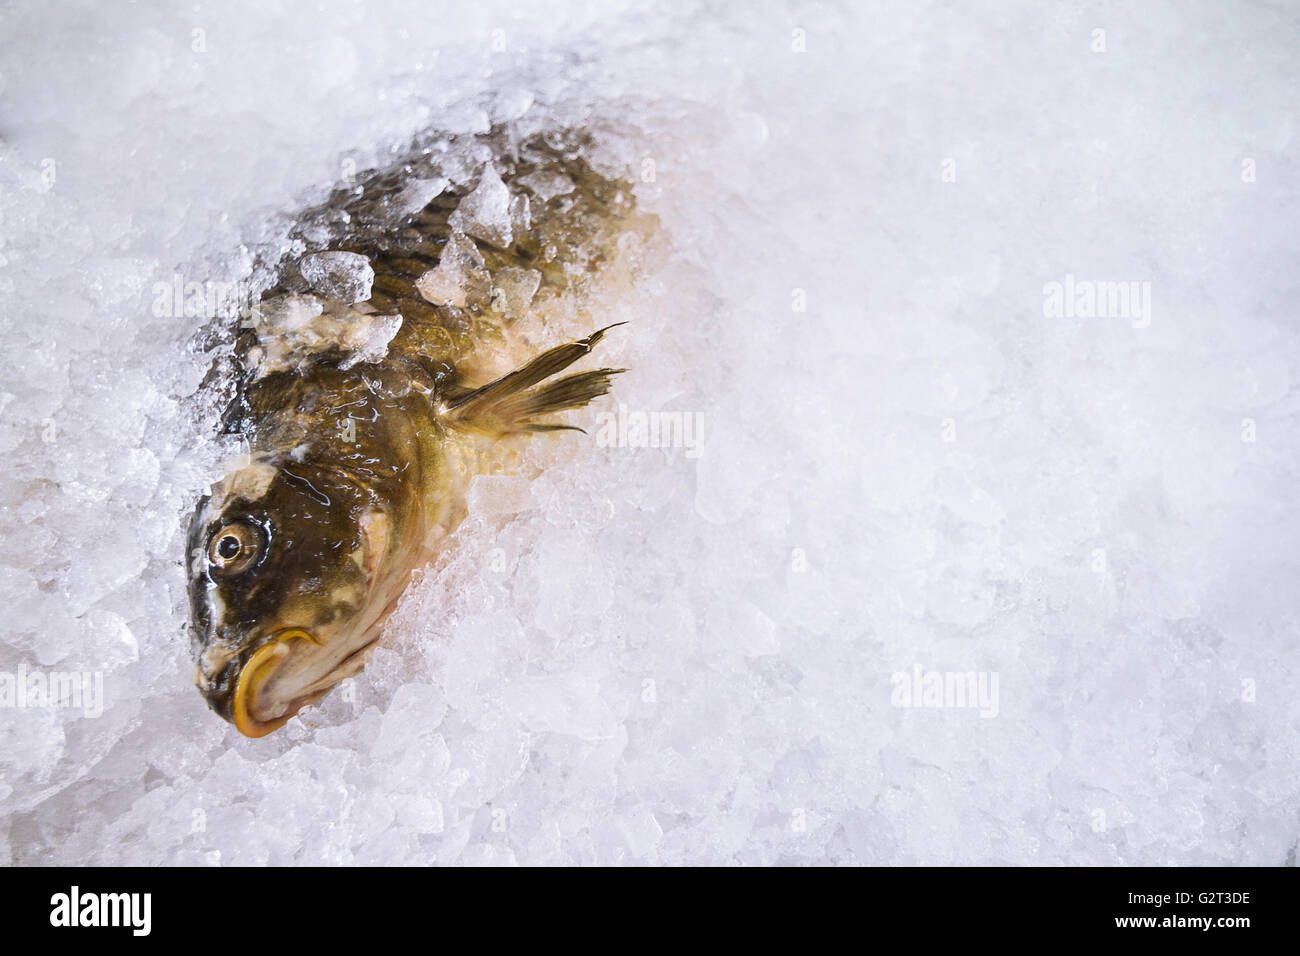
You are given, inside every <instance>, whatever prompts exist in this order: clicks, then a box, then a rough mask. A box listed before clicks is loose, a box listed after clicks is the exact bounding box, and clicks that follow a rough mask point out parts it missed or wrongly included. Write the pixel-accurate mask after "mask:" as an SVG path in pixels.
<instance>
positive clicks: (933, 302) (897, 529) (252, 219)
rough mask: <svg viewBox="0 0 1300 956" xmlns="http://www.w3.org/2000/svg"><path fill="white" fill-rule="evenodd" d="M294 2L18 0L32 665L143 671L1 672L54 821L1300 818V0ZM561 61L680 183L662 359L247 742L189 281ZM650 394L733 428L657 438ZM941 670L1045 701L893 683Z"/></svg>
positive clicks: (543, 454)
mask: <svg viewBox="0 0 1300 956" xmlns="http://www.w3.org/2000/svg"><path fill="white" fill-rule="evenodd" d="M264 6H265V5H260V4H259V5H249V6H248V7H247V8H246V9H232V10H229V11H222V12H220V13H218V12H216V11H209V10H203V9H200V10H199V11H198V12H196V13H191V12H182V11H177V10H173V9H158V10H150V9H148V8H147V5H146V6H145V8H141V7H132V8H131V9H130V10H129V11H128V10H118V9H113V10H108V9H105V10H102V11H101V10H86V11H82V12H79V13H77V14H76V16H75V17H72V16H69V15H65V17H64V22H61V21H60V19H59V13H58V11H56V10H54V9H44V10H40V11H35V10H29V11H15V10H8V11H5V12H4V13H2V14H0V101H2V102H3V113H4V116H5V123H4V126H3V128H0V136H3V143H2V144H0V216H2V217H3V219H2V224H0V228H2V232H0V235H2V236H3V239H4V245H3V246H0V309H3V311H4V322H3V327H2V330H0V337H2V341H0V345H2V346H3V354H4V355H5V358H6V361H5V363H4V366H3V369H2V370H0V450H2V451H3V452H4V453H5V458H6V468H5V469H4V471H3V472H2V473H0V503H2V504H3V510H2V511H0V527H2V528H3V532H2V533H3V537H2V538H0V549H2V550H0V602H3V607H4V608H5V613H4V618H3V621H4V623H3V628H2V630H0V638H2V639H3V644H2V645H0V668H3V669H4V671H5V672H6V673H10V674H14V673H18V672H19V671H20V670H21V669H22V668H26V669H28V670H29V671H34V672H38V673H41V674H49V673H51V672H69V671H90V672H97V673H99V674H100V675H101V676H102V687H103V695H104V700H103V712H102V715H100V716H97V717H90V716H83V715H82V712H81V711H74V710H71V709H53V708H40V707H25V708H10V709H5V710H3V712H0V808H2V809H3V830H2V831H0V832H2V833H3V837H0V860H2V859H4V858H5V855H6V854H7V855H8V857H9V858H10V859H12V860H14V861H17V862H68V863H165V862H186V863H214V864H216V863H220V864H236V863H254V862H271V863H289V862H331V863H369V862H445V863H511V862H519V863H543V862H572V861H581V862H605V863H616V862H649V863H666V862H681V861H687V862H706V861H708V862H720V861H736V862H742V863H765V862H787V863H788V862H809V861H836V862H855V861H856V862H870V863H886V862H888V863H949V862H960V863H966V862H1018V863H1024V862H1040V863H1056V862H1075V863H1110V862H1123V863H1146V864H1161V863H1214V862H1231V863H1263V864H1278V863H1282V862H1284V861H1285V860H1287V859H1288V855H1289V854H1290V855H1293V854H1294V847H1295V844H1296V840H1297V811H1296V806H1297V797H1298V796H1300V794H1298V793H1297V791H1298V790H1300V785H1298V784H1297V779H1298V778H1297V775H1296V772H1295V769H1296V766H1297V762H1298V759H1300V734H1297V729H1298V722H1300V698H1298V697H1297V695H1296V694H1295V693H1294V686H1295V682H1296V679H1297V677H1300V675H1298V674H1297V665H1296V628H1297V615H1296V610H1295V607H1296V605H1295V599H1294V581H1295V578H1296V563H1297V562H1296V544H1295V542H1296V540H1297V538H1298V535H1300V521H1298V520H1297V510H1296V505H1295V503H1294V502H1295V495H1294V489H1295V486H1296V477H1297V474H1296V472H1297V452H1298V451H1300V448H1298V444H1300V443H1298V441H1297V427H1296V426H1297V421H1296V417H1297V411H1300V406H1298V400H1297V392H1296V390H1295V381H1296V378H1297V374H1300V369H1298V368H1297V359H1298V357H1300V351H1298V349H1297V337H1296V325H1295V323H1296V309H1297V305H1300V292H1298V290H1297V285H1296V280H1295V270H1294V265H1295V261H1296V255H1297V251H1298V250H1297V233H1296V231H1295V228H1294V226H1295V222H1296V221H1297V218H1298V217H1297V212H1298V210H1297V198H1296V197H1297V173H1298V170H1297V156H1296V141H1295V129H1294V116H1295V103H1294V90H1295V89H1296V81H1297V75H1296V74H1297V66H1296V64H1295V61H1294V56H1293V51H1292V50H1291V49H1290V48H1289V42H1288V39H1287V38H1288V37H1289V36H1291V35H1293V33H1294V29H1295V24H1296V19H1297V14H1296V12H1295V10H1294V8H1292V7H1289V6H1287V5H1277V6H1275V7H1266V6H1254V5H1251V6H1231V7H1220V6H1219V5H1216V4H1208V3H1207V4H1195V5H1193V4H1178V5H1172V4H1158V3H1145V4H1124V5H1118V4H1116V5H1107V4H1096V5H1090V6H1088V7H1078V6H1076V7H1071V8H1068V9H1065V10H1048V9H1039V7H1038V5H1036V4H1024V5H1019V4H1000V5H998V9H997V11H996V12H984V13H978V14H977V13H974V12H962V11H960V10H950V9H947V8H945V7H940V6H937V5H928V4H898V5H886V6H884V7H882V8H880V9H877V10H872V11H869V12H864V13H863V14H860V15H859V14H850V13H848V12H839V11H837V10H836V9H835V8H834V7H831V6H826V5H777V4H774V5H769V6H767V7H765V8H762V9H760V10H758V11H754V10H748V11H746V12H745V13H743V14H742V13H740V12H737V13H736V14H734V18H733V19H729V20H719V19H715V18H713V17H709V16H704V15H703V14H702V13H701V12H700V11H699V10H698V9H697V8H694V7H691V8H682V9H681V10H680V11H675V12H668V13H665V12H664V11H662V10H656V9H652V8H643V7H634V8H633V9H632V10H631V11H627V12H623V13H620V14H617V15H609V14H595V13H590V12H586V13H579V12H575V11H570V10H567V9H566V8H563V7H561V8H556V9H548V10H545V11H539V12H535V13H528V12H523V10H522V9H521V8H518V7H517V5H514V4H507V5H504V6H500V5H484V6H480V5H476V6H475V7H474V8H473V9H472V10H467V9H466V8H465V7H463V6H459V7H456V8H455V12H454V13H452V12H448V11H442V12H439V11H433V10H430V9H428V5H426V4H423V3H421V4H412V5H410V6H409V7H405V6H403V5H399V4H392V5H385V6H384V8H383V9H382V10H378V9H369V8H367V7H366V6H364V5H357V4H350V3H342V4H337V5H331V6H328V7H327V13H326V14H324V15H321V16H315V15H314V16H312V17H310V18H307V17H303V16H301V15H300V13H298V12H296V11H295V7H294V5H293V4H283V5H281V6H278V7H274V8H273V9H272V10H271V11H270V12H267V11H266V10H265V9H264ZM1098 30H1101V31H1104V34H1101V35H1099V34H1098V33H1097V32H1096V31H1098ZM106 38H107V39H111V42H105V40H106ZM55 63H58V64H60V66H59V67H58V68H57V69H56V68H55V67H54V66H52V65H51V64H55ZM485 91H486V92H485ZM537 111H543V112H546V113H548V114H551V115H553V116H554V117H555V118H556V120H557V122H560V123H563V122H572V121H575V120H579V121H583V122H585V123H587V124H589V125H590V126H591V127H592V128H593V129H596V130H597V131H600V130H602V129H604V130H607V131H609V136H607V137H605V138H604V139H603V140H602V142H603V143H604V145H603V146H599V147H598V148H597V149H598V155H596V156H595V158H596V159H598V160H599V161H600V162H602V163H604V164H606V165H607V166H608V167H609V168H623V169H626V170H627V171H628V173H629V175H631V176H632V177H634V178H635V179H636V181H637V186H636V190H637V195H638V198H639V200H640V202H641V203H642V205H643V207H645V208H648V209H651V210H652V211H654V212H656V213H657V214H658V215H659V216H660V217H661V219H662V222H663V226H664V235H665V236H666V237H667V238H668V240H669V245H667V246H665V247H664V248H663V249H662V250H661V255H660V256H659V257H658V258H657V259H656V261H654V262H653V263H652V267H651V268H648V269H647V274H646V275H645V276H644V277H643V279H642V281H641V284H640V288H639V289H638V291H637V293H636V294H635V295H633V296H631V297H629V298H628V299H627V300H626V301H618V302H610V303H608V304H607V305H608V315H609V319H610V321H618V320H622V319H631V320H632V324H631V325H629V326H625V327H624V328H622V329H619V330H617V334H615V333H611V335H610V337H609V340H608V343H607V344H608V351H607V352H606V356H607V358H608V360H609V361H610V362H611V363H615V364H618V365H626V366H629V367H630V368H632V369H633V371H632V372H630V373H628V374H627V375H625V376H623V377H622V378H621V380H620V381H619V383H618V386H617V389H616V395H615V397H614V398H613V399H611V400H608V401H607V402H606V403H605V404H604V405H602V406H601V407H599V408H593V409H592V410H591V411H590V412H589V414H588V417H587V418H586V419H585V420H584V421H585V424H586V425H587V427H588V430H589V432H590V433H591V437H590V438H588V439H582V438H581V436H574V435H569V436H567V437H565V438H563V439H559V440H555V441H547V442H538V443H536V444H535V445H534V447H533V449H532V451H531V452H530V463H532V464H544V465H547V466H548V467H547V468H546V469H545V470H544V471H543V472H542V473H541V475H540V477H538V478H537V479H536V480H534V481H531V482H529V481H527V480H526V479H524V478H521V477H495V478H489V479H483V480H480V481H479V482H478V483H477V484H476V486H475V487H474V489H473V492H472V494H471V517H470V519H469V520H468V521H467V522H466V524H465V525H464V526H463V527H462V528H461V530H460V532H459V533H458V535H457V536H456V539H455V541H454V543H453V544H454V546H453V547H452V548H451V549H450V550H449V552H448V553H447V554H446V555H445V556H444V558H443V559H442V560H441V561H440V562H439V564H438V565H437V566H436V567H435V568H434V569H433V570H432V571H431V572H430V573H427V574H425V575H424V576H423V577H422V579H421V580H420V581H419V582H418V583H417V584H416V585H415V586H414V587H413V588H412V590H411V591H410V592H409V594H408V599H407V600H406V601H405V602H404V603H403V605H402V606H401V608H400V609H399V611H398V612H397V615H396V617H395V618H394V620H393V622H392V627H391V630H390V632H389V635H390V636H389V641H388V646H387V647H385V648H382V649H380V650H379V651H377V652H376V653H375V655H374V657H373V659H372V661H371V663H370V666H369V667H368V669H367V671H366V673H365V674H364V675H363V676H362V677H360V678H358V679H356V680H355V681H352V682H350V684H349V685H348V686H347V687H345V688H343V689H341V690H339V691H336V692H335V693H334V694H333V695H331V697H330V698H328V699H327V701H326V702H325V704H324V705H323V706H322V707H321V708H320V709H319V710H316V711H314V712H312V713H310V714H309V715H306V716H305V717H304V718H302V719H299V720H295V721H293V722H291V723H290V724H289V725H288V726H287V727H286V728H285V729H284V730H283V731H280V732H277V733H276V734H274V735H272V736H271V737H268V738H265V739H263V740H260V741H249V740H245V739H242V738H241V737H239V736H238V735H237V733H236V732H235V731H234V730H233V729H232V728H231V727H229V726H228V725H226V724H225V723H223V722H221V721H220V720H218V719H217V718H215V717H214V716H213V715H212V714H211V713H209V712H208V711H207V710H206V708H205V706H204V704H203V702H202V700H201V699H200V698H199V696H198V694H197V693H196V692H195V691H194V689H193V687H192V686H191V678H192V671H193V665H192V662H191V661H190V658H189V650H188V643H187V640H186V637H185V633H184V619H185V615H186V608H185V603H184V578H183V573H182V569H181V560H182V550H183V538H182V530H183V527H184V524H185V521H186V519H187V518H188V513H189V511H190V510H191V509H192V507H193V504H194V501H195V499H196V496H197V495H198V494H199V493H200V492H201V490H202V489H203V488H204V487H205V485H206V483H207V482H208V481H209V480H210V479H211V478H212V477H213V475H214V470H215V468H216V464H217V462H218V461H219V460H220V459H221V457H222V456H223V455H224V454H226V453H227V452H228V451H229V450H230V449H226V448H223V447H221V446H219V445H218V444H217V443H216V442H215V440H214V439H213V437H212V436H213V435H214V433H215V419H216V412H217V409H216V407H215V406H212V405H211V403H208V404H205V403H204V402H203V401H200V400H198V399H196V398H195V397H194V396H195V393H196V390H197V389H198V386H199V383H200V381H201V380H202V378H203V376H204V374H205V373H206V371H207V360H206V359H205V358H204V357H202V356H200V355H196V354H194V353H193V352H191V351H190V350H189V349H188V343H189V341H190V340H191V337H192V336H193V335H194V333H195V331H196V330H197V329H198V328H199V327H200V326H201V325H203V324H204V321H205V319H204V318H202V317H197V316H195V315H194V314H193V313H192V312H191V313H190V314H188V315H187V314H186V309H185V301H184V300H185V298H186V297H184V296H182V297H180V298H179V300H178V297H177V296H175V295H173V294H170V293H168V292H165V291H160V290H161V289H165V288H166V287H169V286H172V285H173V283H174V282H175V281H176V280H177V278H178V277H179V279H180V280H181V281H182V282H188V281H198V282H228V283H238V282H240V281H243V280H247V279H249V278H250V277H251V276H252V275H253V273H252V269H253V263H254V259H255V254H256V252H257V251H258V250H260V249H264V248H266V247H268V246H269V247H271V248H275V247H276V246H277V244H279V243H282V242H284V241H285V237H286V236H287V234H288V231H289V228H290V226H291V224H292V219H291V216H292V215H293V213H294V212H296V211H297V210H298V209H301V208H303V206H304V205H305V204H307V203H308V202H311V201H320V200H321V199H322V198H323V197H324V196H325V195H326V193H327V191H328V189H329V188H330V187H332V186H333V185H335V184H336V183H338V182H339V181H340V180H342V179H345V178H346V177H347V176H348V175H350V174H351V173H352V172H355V171H356V170H358V169H364V168H366V167H367V166H369V165H373V164H374V163H375V162H376V161H378V160H381V159H382V158H383V156H384V155H385V154H386V151H387V150H389V149H399V148H401V147H402V146H404V145H405V143H406V142H408V141H409V138H410V137H411V136H413V135H415V134H416V133H418V132H419V131H421V130H423V129H427V128H429V127H438V128H443V129H447V130H451V131H458V132H466V131H474V130H485V129H487V128H488V126H489V124H490V123H492V122H494V121H505V120H511V119H516V118H519V117H524V116H535V115H537ZM413 188H416V189H417V190H418V191H422V192H421V195H433V194H436V191H435V188H436V190H440V189H441V188H442V185H441V184H438V183H433V184H416V185H415V186H414V187H413ZM563 189H564V184H563V183H554V182H539V183H538V184H537V190H538V195H543V191H551V192H552V193H554V191H556V190H563ZM408 198H409V199H410V201H412V202H414V203H417V204H418V202H419V200H420V196H417V195H412V196H411V197H408ZM484 198H485V200H488V201H489V202H488V203H487V204H486V205H485V208H486V209H488V210H489V211H491V210H492V209H494V208H495V210H496V212H497V213H498V214H499V213H501V210H500V208H499V199H500V197H499V196H497V197H493V196H491V195H488V196H485V197H484ZM494 201H495V202H496V203H497V205H496V206H493V205H492V202H494ZM513 212H515V211H513V210H509V209H507V210H506V213H507V215H505V216H502V215H497V216H496V217H495V219H494V220H493V221H494V222H495V223H496V225H497V227H498V228H499V229H507V228H513V223H514V216H513ZM1130 281H1131V282H1134V283H1137V285H1136V286H1134V287H1133V291H1134V296H1135V297H1134V300H1133V302H1132V303H1130V304H1131V305H1135V304H1136V305H1137V306H1138V307H1139V308H1138V310H1137V311H1140V312H1141V314H1133V313H1134V312H1135V310H1134V309H1132V308H1131V309H1130V315H1129V316H1128V317H1123V316H1114V315H1112V316H1110V317H1097V316H1095V315H1088V314H1087V313H1088V311H1089V310H1088V309H1087V308H1086V304H1085V302H1086V298H1087V295H1088V294H1089V293H1090V291H1096V287H1095V286H1092V285H1090V284H1091V283H1106V282H1109V283H1118V282H1130ZM1051 283H1058V284H1059V287H1056V288H1057V289H1058V292H1057V293H1056V294H1063V291H1062V290H1064V289H1065V288H1066V287H1067V286H1068V287H1069V288H1070V289H1071V291H1072V292H1074V293H1076V295H1077V296H1078V297H1079V298H1076V297H1075V296H1072V297H1071V300H1072V303H1075V304H1080V305H1082V307H1081V308H1070V309H1068V310H1066V309H1064V308H1062V309H1056V308H1055V307H1054V306H1053V305H1052V296H1053V292H1052V289H1053V287H1052V286H1051V285H1050V284H1051ZM1142 283H1149V286H1147V287H1145V288H1146V289H1147V290H1149V309H1141V308H1140V307H1141V304H1142V303H1143V302H1145V301H1147V300H1146V299H1145V297H1144V294H1143V292H1142V289H1143V288H1144V287H1143V286H1142V285H1141V284H1142ZM1104 288H1105V287H1103V291H1104ZM1045 289H1046V291H1045ZM525 291H526V290H525ZM519 294H520V295H523V294H524V293H523V292H520V293H519ZM1091 311H1093V312H1096V311H1097V310H1096V309H1093V310H1091ZM1100 311H1102V312H1106V308H1102V309H1101V310H1100ZM1081 313H1082V314H1081ZM620 405H621V406H622V408H621V409H620ZM611 411H613V412H617V413H620V414H619V415H618V417H617V419H615V420H614V421H613V424H612V425H611V422H610V420H609V419H607V418H606V419H602V418H601V417H600V414H601V412H606V413H608V412H611ZM652 412H679V413H683V414H684V415H686V416H688V417H689V418H691V420H694V418H693V416H694V415H695V414H696V413H699V414H700V415H702V416H703V422H704V439H705V441H704V444H703V446H701V447H699V448H696V449H691V448H675V449H667V450H665V449H647V448H638V447H629V444H632V443H634V441H635V438H636V436H637V435H638V433H639V429H640V425H641V424H644V422H645V421H646V420H647V418H646V417H639V416H648V415H649V413H652ZM697 452H698V453H697ZM917 669H920V670H921V671H922V680H924V675H925V674H929V673H935V674H939V675H942V674H944V673H946V672H976V673H977V674H979V675H982V676H983V677H984V678H985V679H986V686H988V685H987V678H989V677H991V676H992V675H996V677H997V684H996V686H997V690H998V693H997V698H996V708H992V709H995V710H996V715H995V716H987V717H982V716H981V715H980V711H979V710H978V709H975V708H970V707H955V706H954V707H938V708H931V707H903V706H896V704H899V703H901V702H902V701H901V699H900V696H899V695H900V693H901V688H903V687H907V688H910V686H911V680H912V676H913V674H914V672H915V671H916V670H917ZM895 675H904V678H905V679H901V680H897V681H896V680H895V679H894V678H895ZM922 702H924V698H923V699H922ZM986 710H988V708H986Z"/></svg>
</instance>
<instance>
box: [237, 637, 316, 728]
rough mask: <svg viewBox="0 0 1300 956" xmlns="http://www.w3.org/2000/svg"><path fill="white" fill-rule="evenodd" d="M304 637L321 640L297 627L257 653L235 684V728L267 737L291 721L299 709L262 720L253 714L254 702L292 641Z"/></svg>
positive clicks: (294, 708)
mask: <svg viewBox="0 0 1300 956" xmlns="http://www.w3.org/2000/svg"><path fill="white" fill-rule="evenodd" d="M295 640H304V641H308V642H310V643H312V644H316V645H319V644H320V642H319V641H318V640H316V638H314V637H312V636H311V635H310V634H308V633H307V632H306V631H303V630H298V629H293V630H288V631H282V632H280V633H279V634H277V635H276V636H275V638H274V639H273V640H270V641H268V642H267V643H265V644H263V645H262V646H261V647H259V648H258V649H257V650H256V651H254V652H253V656H252V657H250V658H249V659H248V663H247V664H245V665H244V668H243V670H241V671H240V672H239V680H238V681H237V682H236V683H235V700H234V704H233V705H232V707H231V710H232V715H233V717H234V721H235V728H236V729H237V730H238V731H239V732H240V733H241V734H243V735H244V736H245V737H265V736H266V735H267V734H269V733H270V732H271V731H273V730H278V729H279V728H281V727H283V726H284V725H285V724H286V723H288V722H289V718H291V717H292V716H294V714H296V713H297V712H298V708H296V707H291V708H289V709H288V710H287V711H285V713H283V714H281V715H280V716H279V717H273V718H271V719H270V720H259V719H258V718H256V717H254V716H253V711H252V703H253V701H254V700H256V699H257V692H258V690H259V688H261V686H262V684H263V682H264V681H265V680H266V678H267V677H268V676H270V675H271V674H272V673H273V672H274V671H275V668H276V667H277V666H278V665H279V664H280V663H281V662H283V661H284V659H285V658H286V657H288V656H289V642H290V641H295Z"/></svg>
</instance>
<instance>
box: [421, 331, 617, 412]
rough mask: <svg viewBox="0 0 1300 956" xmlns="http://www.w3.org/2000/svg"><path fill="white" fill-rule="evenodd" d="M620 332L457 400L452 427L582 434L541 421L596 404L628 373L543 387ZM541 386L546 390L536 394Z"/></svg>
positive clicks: (560, 351) (590, 375) (546, 357)
mask: <svg viewBox="0 0 1300 956" xmlns="http://www.w3.org/2000/svg"><path fill="white" fill-rule="evenodd" d="M622 324H623V323H622V322H618V323H616V325H622ZM614 327H615V326H613V325H608V326H606V327H605V328H603V329H599V330H597V331H595V332H592V333H591V334H590V335H588V336H587V337H586V338H584V339H579V340H578V341H576V342H569V343H567V344H565V345H558V346H556V347H555V348H553V349H548V350H547V351H545V352H543V353H542V354H541V355H539V356H537V358H535V359H533V360H532V361H531V362H528V363H527V364H526V365H524V366H522V367H520V368H517V369H515V370H514V371H513V372H510V373H509V374H508V375H504V376H502V377H501V378H499V379H497V380H496V381H495V382H489V383H488V384H487V385H484V386H483V387H481V388H476V389H474V390H473V391H472V392H469V393H467V394H465V395H462V396H459V397H458V398H455V399H453V400H452V402H451V403H450V404H449V405H448V406H447V410H446V413H445V416H446V419H447V421H449V422H450V423H451V424H453V425H458V426H461V427H466V428H473V429H477V430H481V431H491V432H499V433H501V434H511V433H515V432H551V431H565V430H569V431H582V429H581V428H577V427H576V426H573V425H557V424H552V423H548V422H540V421H537V418H538V416H541V415H547V414H550V413H552V412H562V411H566V410H568V409H571V408H582V407H583V406H585V405H586V404H587V403H588V402H590V401H591V400H592V399H593V398H599V397H600V396H601V395H604V394H606V393H607V392H608V391H609V388H610V379H611V378H612V377H613V376H615V375H617V374H618V373H620V372H625V371H627V370H626V369H621V368H601V369H596V370H595V371H592V372H578V373H576V374H574V375H566V376H564V377H563V378H560V379H556V380H555V381H553V382H549V383H547V384H545V385H540V383H541V382H543V381H544V380H545V379H548V378H550V377H551V376H552V375H556V374H558V373H559V372H562V371H564V370H565V369H566V368H568V367H569V366H570V365H572V364H573V363H574V362H576V361H578V359H580V358H582V357H583V356H584V355H586V354H587V353H589V352H590V351H591V350H592V348H593V347H594V346H595V345H596V343H597V342H599V341H600V339H601V337H602V336H603V335H604V334H605V333H606V332H608V331H609V330H610V329H612V328H614ZM535 385H540V387H538V388H534V387H533V386H535Z"/></svg>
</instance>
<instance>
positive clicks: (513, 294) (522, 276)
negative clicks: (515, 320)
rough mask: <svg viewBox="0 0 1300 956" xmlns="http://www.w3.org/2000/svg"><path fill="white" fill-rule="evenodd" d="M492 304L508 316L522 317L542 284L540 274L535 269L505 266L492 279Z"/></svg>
mask: <svg viewBox="0 0 1300 956" xmlns="http://www.w3.org/2000/svg"><path fill="white" fill-rule="evenodd" d="M492 281H493V290H492V298H493V304H495V305H496V306H497V308H499V309H500V310H501V311H502V312H504V313H506V315H510V316H520V315H523V314H524V313H525V312H526V311H527V310H528V307H529V306H530V305H532V303H533V296H535V295H537V289H538V287H539V286H540V285H541V284H542V274H541V273H540V272H538V271H537V270H536V269H520V268H519V267H517V266H506V267H505V268H503V269H500V270H498V271H497V273H496V275H494V276H493V277H492Z"/></svg>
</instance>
